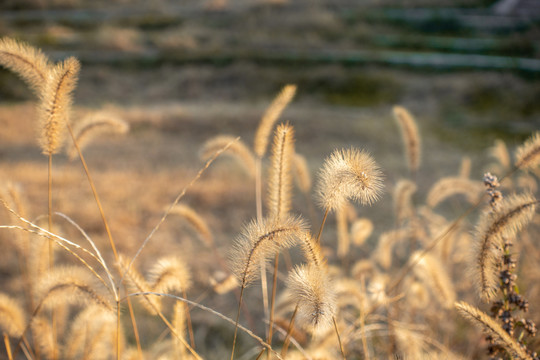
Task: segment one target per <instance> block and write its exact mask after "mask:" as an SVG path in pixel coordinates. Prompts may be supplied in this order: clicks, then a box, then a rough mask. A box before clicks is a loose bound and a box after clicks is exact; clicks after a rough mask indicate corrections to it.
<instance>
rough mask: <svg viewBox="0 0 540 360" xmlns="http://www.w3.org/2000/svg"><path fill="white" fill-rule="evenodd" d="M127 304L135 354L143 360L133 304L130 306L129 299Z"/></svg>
mask: <svg viewBox="0 0 540 360" xmlns="http://www.w3.org/2000/svg"><path fill="white" fill-rule="evenodd" d="M127 303H128V310H129V317H130V318H131V326H133V336H134V337H135V343H136V345H137V354H138V357H139V360H143V359H144V357H143V352H142V347H141V338H140V336H139V330H138V327H137V320H136V319H135V313H134V312H133V304H131V299H129V300H128V302H127ZM117 331H118V329H117Z"/></svg>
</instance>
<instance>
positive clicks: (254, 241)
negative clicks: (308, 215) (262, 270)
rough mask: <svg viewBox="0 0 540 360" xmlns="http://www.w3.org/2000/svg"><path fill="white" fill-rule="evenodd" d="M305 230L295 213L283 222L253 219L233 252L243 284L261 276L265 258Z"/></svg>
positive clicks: (232, 259) (235, 271)
mask: <svg viewBox="0 0 540 360" xmlns="http://www.w3.org/2000/svg"><path fill="white" fill-rule="evenodd" d="M305 231H306V225H305V224H304V222H303V221H302V220H301V219H300V218H294V217H287V218H284V219H281V220H280V221H279V222H276V221H271V220H263V221H260V222H257V221H252V222H251V223H249V224H248V225H247V226H246V227H245V228H244V230H243V231H242V233H241V234H240V236H239V237H238V238H237V239H236V242H235V245H234V247H233V250H232V252H231V254H230V256H229V259H230V263H231V270H232V273H233V274H234V275H235V276H236V277H237V279H238V280H239V282H240V284H241V285H242V287H245V286H247V285H249V284H250V283H252V282H253V281H255V280H256V279H257V276H258V274H259V271H258V266H259V265H260V264H261V261H262V260H264V259H266V258H268V257H270V256H272V255H274V254H275V252H276V251H278V250H279V249H280V248H282V249H283V248H288V247H290V246H292V245H294V244H295V243H297V242H298V240H299V239H300V237H301V236H303V233H304V232H305Z"/></svg>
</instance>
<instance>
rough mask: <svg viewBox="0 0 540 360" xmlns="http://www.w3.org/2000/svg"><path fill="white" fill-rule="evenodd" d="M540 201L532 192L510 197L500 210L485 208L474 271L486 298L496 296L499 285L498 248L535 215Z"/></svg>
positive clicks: (486, 299) (479, 224) (478, 231)
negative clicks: (504, 239)
mask: <svg viewBox="0 0 540 360" xmlns="http://www.w3.org/2000/svg"><path fill="white" fill-rule="evenodd" d="M536 203H537V200H536V199H535V198H534V197H533V196H532V195H530V194H523V195H513V196H509V197H506V198H505V199H504V200H503V201H502V203H501V204H500V207H499V210H498V211H497V212H496V213H493V212H490V211H484V213H483V214H482V216H481V218H480V220H479V221H478V225H477V227H476V238H477V244H476V248H475V251H474V274H475V279H476V281H477V282H478V289H479V291H480V294H481V296H482V299H483V300H484V301H486V302H488V301H490V299H491V298H492V296H493V294H494V292H495V290H496V287H497V273H496V268H497V261H498V260H497V259H498V249H499V248H500V247H501V245H502V241H503V238H505V237H506V238H512V237H514V236H515V235H516V233H517V232H519V230H521V228H522V227H523V226H525V225H526V224H527V223H528V222H529V221H530V220H531V219H532V217H533V215H534V211H535V207H536Z"/></svg>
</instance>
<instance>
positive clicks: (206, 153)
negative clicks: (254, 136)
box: [200, 135, 255, 178]
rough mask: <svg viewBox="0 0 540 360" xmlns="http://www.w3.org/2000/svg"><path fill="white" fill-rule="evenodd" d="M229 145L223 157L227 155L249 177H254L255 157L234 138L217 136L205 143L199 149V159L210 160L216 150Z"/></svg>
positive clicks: (241, 142)
mask: <svg viewBox="0 0 540 360" xmlns="http://www.w3.org/2000/svg"><path fill="white" fill-rule="evenodd" d="M228 144H230V146H229V147H228V148H227V151H225V153H224V154H223V155H229V156H231V157H233V158H234V159H236V160H237V161H238V162H239V163H240V164H242V166H243V167H244V169H245V170H246V172H247V173H248V174H249V176H250V177H252V178H253V177H255V157H254V156H253V153H252V152H251V150H249V148H248V147H247V146H246V144H244V142H243V141H241V140H236V138H235V137H234V136H230V135H218V136H216V137H213V138H211V139H210V140H208V141H206V142H205V143H204V145H203V147H202V149H201V152H200V158H201V159H203V160H208V159H210V158H211V157H212V156H213V155H214V154H215V153H216V152H217V151H218V150H220V149H223V148H224V147H225V146H226V145H228Z"/></svg>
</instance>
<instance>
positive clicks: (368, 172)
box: [318, 148, 383, 211]
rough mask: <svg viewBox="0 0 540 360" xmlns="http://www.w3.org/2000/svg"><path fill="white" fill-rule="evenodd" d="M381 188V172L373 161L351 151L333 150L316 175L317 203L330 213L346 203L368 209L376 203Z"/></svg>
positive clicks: (365, 155)
mask: <svg viewBox="0 0 540 360" xmlns="http://www.w3.org/2000/svg"><path fill="white" fill-rule="evenodd" d="M382 188H383V184H382V172H381V170H380V169H379V166H378V165H377V163H376V162H375V160H373V158H372V157H371V156H370V155H369V154H368V153H367V152H365V151H361V150H358V149H354V148H351V149H342V150H335V151H334V152H333V153H332V155H330V156H329V157H328V158H327V159H326V160H325V162H324V165H323V167H322V169H321V171H320V173H319V184H318V197H319V203H320V204H321V205H322V207H323V208H325V209H327V210H330V211H335V210H337V209H338V208H339V207H341V206H343V204H344V203H345V202H346V200H347V199H352V200H354V201H357V202H359V203H360V204H362V205H371V204H372V203H374V202H375V201H377V200H378V199H379V197H380V195H381V192H382Z"/></svg>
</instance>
